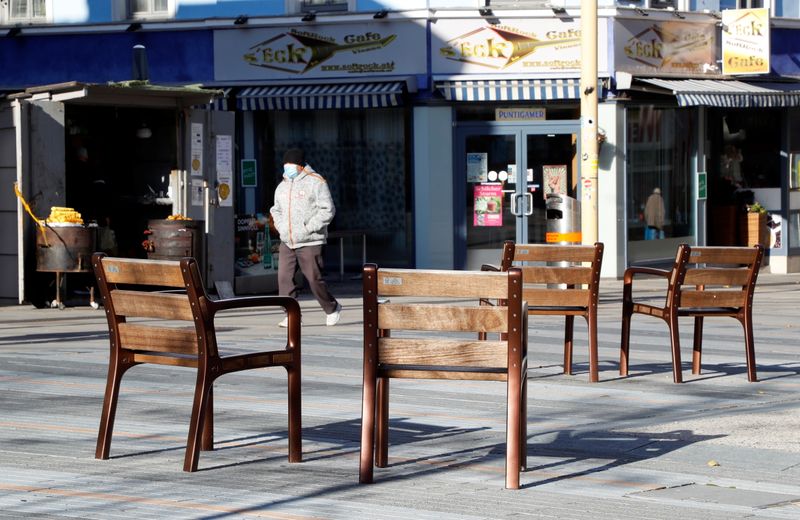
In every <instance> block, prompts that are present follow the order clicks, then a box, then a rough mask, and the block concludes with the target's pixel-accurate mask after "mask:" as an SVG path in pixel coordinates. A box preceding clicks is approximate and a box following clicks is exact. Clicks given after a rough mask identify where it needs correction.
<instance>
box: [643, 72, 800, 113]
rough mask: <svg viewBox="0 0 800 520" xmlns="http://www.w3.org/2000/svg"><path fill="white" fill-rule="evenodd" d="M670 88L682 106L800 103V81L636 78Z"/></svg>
mask: <svg viewBox="0 0 800 520" xmlns="http://www.w3.org/2000/svg"><path fill="white" fill-rule="evenodd" d="M637 81H641V82H644V83H647V84H650V85H653V86H656V87H659V88H663V89H666V90H669V91H670V93H671V94H673V95H674V96H675V97H676V98H677V99H678V105H680V106H682V107H691V106H709V107H729V108H751V107H757V108H770V107H778V108H780V107H796V106H800V83H797V82H794V83H775V82H771V83H768V82H755V81H754V82H745V81H734V80H711V79H660V78H637Z"/></svg>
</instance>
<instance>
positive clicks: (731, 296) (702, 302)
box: [680, 288, 747, 309]
mask: <svg viewBox="0 0 800 520" xmlns="http://www.w3.org/2000/svg"><path fill="white" fill-rule="evenodd" d="M746 302H747V291H691V290H687V289H686V288H684V289H682V290H681V299H680V308H681V309H683V308H685V307H695V308H697V307H742V306H744V305H745V304H746Z"/></svg>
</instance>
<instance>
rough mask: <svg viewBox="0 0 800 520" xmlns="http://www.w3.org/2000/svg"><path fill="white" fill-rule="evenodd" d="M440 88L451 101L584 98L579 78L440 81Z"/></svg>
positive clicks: (437, 84)
mask: <svg viewBox="0 0 800 520" xmlns="http://www.w3.org/2000/svg"><path fill="white" fill-rule="evenodd" d="M436 88H437V89H439V91H441V93H442V95H443V96H444V98H445V99H446V100H448V101H550V100H558V99H580V97H581V96H580V80H579V79H577V78H564V79H517V80H506V79H497V80H486V79H484V80H458V81H440V82H437V83H436Z"/></svg>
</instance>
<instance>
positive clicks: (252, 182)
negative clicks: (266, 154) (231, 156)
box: [242, 159, 258, 188]
mask: <svg viewBox="0 0 800 520" xmlns="http://www.w3.org/2000/svg"><path fill="white" fill-rule="evenodd" d="M256 186H258V176H257V175H256V160H255V159H242V187H243V188H255V187H256Z"/></svg>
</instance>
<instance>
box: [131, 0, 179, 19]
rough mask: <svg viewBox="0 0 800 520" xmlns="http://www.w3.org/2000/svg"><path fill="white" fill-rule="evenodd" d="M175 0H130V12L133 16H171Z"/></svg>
mask: <svg viewBox="0 0 800 520" xmlns="http://www.w3.org/2000/svg"><path fill="white" fill-rule="evenodd" d="M173 3H174V0H129V4H128V14H129V16H130V17H131V18H148V17H164V16H169V15H170V14H171V13H172V12H173V10H174V6H173Z"/></svg>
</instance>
